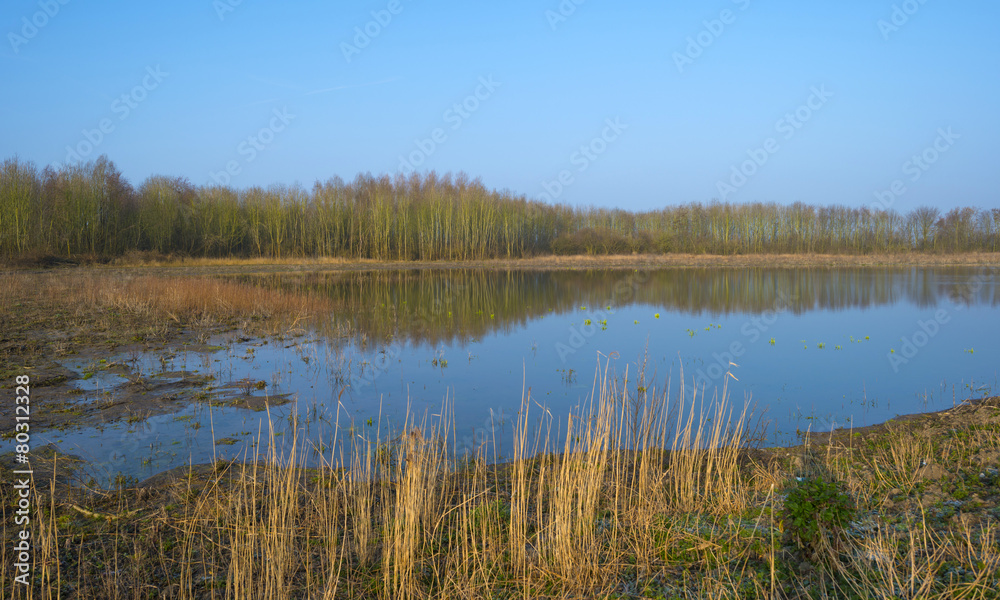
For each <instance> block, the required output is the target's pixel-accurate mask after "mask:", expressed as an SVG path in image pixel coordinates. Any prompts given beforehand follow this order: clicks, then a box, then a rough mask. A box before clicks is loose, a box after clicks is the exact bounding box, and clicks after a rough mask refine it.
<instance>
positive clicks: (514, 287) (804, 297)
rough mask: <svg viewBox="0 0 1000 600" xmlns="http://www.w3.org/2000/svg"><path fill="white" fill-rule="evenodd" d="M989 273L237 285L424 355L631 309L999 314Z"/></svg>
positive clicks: (712, 273) (373, 276)
mask: <svg viewBox="0 0 1000 600" xmlns="http://www.w3.org/2000/svg"><path fill="white" fill-rule="evenodd" d="M995 273H996V270H994V269H989V268H978V269H977V268H922V267H912V268H796V269H791V268H782V269H761V268H742V269H728V268H727V269H719V268H712V269H707V268H680V269H664V270H572V271H538V270H483V269H447V270H408V271H371V272H350V273H309V274H285V275H281V274H279V275H261V276H242V277H238V278H237V279H240V280H243V281H246V282H250V283H253V284H255V285H262V286H269V287H281V288H285V289H289V290H295V291H302V292H307V293H314V294H322V295H324V296H326V297H328V298H330V299H331V300H332V301H333V304H334V306H335V307H337V308H336V309H335V312H336V314H335V315H333V317H334V318H335V319H339V320H341V321H343V320H348V321H350V323H351V325H353V330H354V331H356V332H357V333H358V334H359V335H360V336H361V338H362V339H364V340H368V339H371V340H376V341H388V340H391V339H393V338H397V337H402V338H405V339H406V340H408V341H413V342H418V343H420V342H423V343H428V344H431V345H436V344H440V343H452V342H468V341H472V340H475V339H480V338H482V337H483V336H485V335H488V334H491V333H497V332H499V333H504V332H508V331H510V330H511V328H512V327H521V326H524V325H525V324H527V323H528V322H529V321H531V320H533V319H538V318H541V317H544V316H547V315H549V314H551V313H557V314H559V313H565V312H569V311H576V310H579V309H580V307H581V306H584V307H593V308H596V307H605V308H606V307H611V308H610V309H617V308H620V307H623V306H628V305H631V304H642V305H649V306H653V307H658V308H662V309H663V310H664V311H674V312H680V313H684V314H687V315H693V316H698V315H702V314H711V315H722V316H728V315H731V314H734V313H744V314H754V313H763V312H765V311H769V310H774V308H775V307H776V306H780V307H782V308H783V309H785V310H788V311H790V312H791V313H793V314H803V313H807V312H809V311H813V310H833V311H838V310H845V309H866V308H873V307H879V306H888V305H894V304H899V303H906V304H909V305H912V306H916V307H919V308H931V307H935V306H937V305H938V304H940V303H942V302H946V301H947V302H951V303H956V304H962V305H966V306H974V305H986V306H997V305H998V304H1000V290H998V287H997V284H996V277H995Z"/></svg>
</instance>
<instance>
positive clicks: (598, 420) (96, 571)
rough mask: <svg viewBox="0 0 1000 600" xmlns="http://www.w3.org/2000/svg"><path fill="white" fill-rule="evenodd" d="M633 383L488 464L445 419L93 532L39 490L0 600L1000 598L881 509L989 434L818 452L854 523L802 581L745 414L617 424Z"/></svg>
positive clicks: (993, 553)
mask: <svg viewBox="0 0 1000 600" xmlns="http://www.w3.org/2000/svg"><path fill="white" fill-rule="evenodd" d="M640 380H641V379H640ZM628 381H629V379H628V377H627V376H626V377H625V378H624V379H622V380H618V379H617V378H616V377H615V376H613V375H611V374H609V373H608V371H607V367H606V366H605V367H604V370H603V371H600V372H599V373H598V376H597V381H596V383H595V393H594V394H593V396H592V404H591V406H590V407H588V408H587V409H586V410H584V411H583V412H582V413H580V414H577V415H575V416H571V417H568V418H567V420H566V421H565V422H561V423H560V422H555V421H554V420H553V418H552V416H551V414H549V413H547V412H546V411H544V409H540V408H539V407H538V405H537V404H536V403H535V402H534V401H533V400H532V398H531V397H530V393H525V395H524V398H523V402H522V410H521V413H520V414H519V417H518V424H517V427H516V429H515V432H514V451H513V460H512V461H510V462H509V463H505V464H493V463H490V462H488V461H486V460H485V456H484V454H483V453H482V452H481V451H480V452H478V453H475V454H473V455H471V456H468V455H465V456H460V455H456V452H455V450H454V444H455V437H454V433H453V432H452V431H451V429H450V423H451V421H452V417H451V416H450V408H449V407H448V406H447V404H446V405H445V407H444V409H443V410H442V411H441V413H440V415H438V416H433V417H427V416H425V417H423V418H421V419H415V418H413V419H408V420H407V421H406V422H405V424H404V425H403V426H402V427H401V429H400V430H399V431H396V432H387V431H386V430H385V427H384V425H382V424H379V425H378V426H377V428H376V429H375V431H374V433H373V434H371V435H372V437H365V436H362V435H361V434H360V433H358V430H356V429H354V428H350V429H347V428H339V427H338V429H337V431H346V432H349V433H345V437H344V438H342V439H339V440H334V441H333V442H332V444H331V446H330V449H329V450H328V451H326V452H324V454H323V457H324V458H323V462H324V466H322V467H320V468H311V469H305V468H302V467H301V459H302V456H303V455H304V454H305V452H304V451H305V448H304V447H303V445H302V442H301V441H299V440H286V441H285V445H284V447H285V448H286V449H287V450H286V451H285V452H284V453H283V454H279V453H277V452H276V451H275V450H273V449H274V448H276V447H277V444H275V443H274V441H275V440H274V437H273V436H271V438H270V441H271V444H270V445H269V448H271V449H272V450H270V451H269V453H268V454H267V455H266V456H262V457H249V458H247V460H246V461H244V462H240V463H228V462H219V463H217V464H215V465H214V466H212V468H210V469H209V470H208V471H205V470H202V471H200V472H199V471H196V470H192V471H191V472H190V473H189V474H188V476H186V477H182V478H181V479H180V480H179V481H178V483H176V484H174V485H173V487H172V488H169V489H170V491H162V492H159V493H161V494H164V495H165V496H166V497H165V498H162V499H161V501H160V502H159V503H154V504H141V503H139V504H136V503H135V501H134V499H131V497H130V496H129V492H120V493H118V494H117V495H116V494H113V493H112V494H103V495H98V496H95V497H92V498H91V499H90V505H89V506H90V507H89V508H88V509H86V510H87V512H88V513H89V514H90V515H91V517H98V518H96V519H95V518H88V519H82V518H81V517H80V515H79V514H77V513H75V512H73V511H67V510H66V505H65V503H64V501H63V500H59V501H57V500H56V497H57V494H56V491H55V489H54V488H53V489H51V490H49V491H47V492H46V491H45V490H43V489H37V490H36V491H35V495H34V502H35V506H45V507H48V512H47V514H45V515H44V516H41V515H40V518H38V519H37V520H34V521H33V522H32V528H33V529H32V535H33V539H34V540H35V563H34V570H35V573H36V574H39V579H38V580H37V585H36V586H35V587H34V588H33V594H28V593H27V592H28V590H27V589H25V588H13V590H12V589H11V588H9V587H5V588H4V590H5V591H4V592H3V596H2V598H27V597H32V598H55V597H63V598H115V599H117V598H145V597H160V596H162V597H165V598H182V599H188V598H192V599H193V598H199V599H200V598H233V599H236V598H248V597H253V598H268V599H270V598H275V599H277V598H290V597H308V598H324V599H327V598H329V599H332V598H348V597H349V598H386V599H389V598H392V599H396V598H541V597H550V598H583V597H588V598H589V597H619V598H652V597H656V598H747V597H753V598H769V599H771V598H786V597H787V598H807V597H809V598H846V597H856V598H942V599H944V598H993V597H996V593H995V591H994V590H995V589H996V585H997V583H998V582H1000V545H998V541H1000V540H998V536H997V533H998V532H997V528H996V524H995V522H994V521H992V520H990V519H971V518H958V519H951V520H942V519H941V518H939V516H936V515H937V512H940V510H941V506H940V504H932V503H931V502H929V501H928V500H927V499H926V497H925V496H921V494H925V493H931V491H932V490H929V488H928V485H929V483H928V482H927V481H923V480H921V481H914V482H913V484H912V488H913V492H912V494H910V495H908V496H907V498H908V500H906V502H909V503H911V505H909V508H907V509H906V510H897V511H896V512H894V513H885V512H878V509H879V508H880V507H882V506H883V505H884V504H885V500H886V498H887V494H889V493H890V492H887V491H886V488H887V487H888V486H894V485H897V484H899V483H900V482H902V483H906V482H909V481H911V480H914V479H919V478H915V477H914V476H913V475H911V471H912V470H913V467H914V466H915V465H916V464H918V462H917V461H918V460H921V459H918V458H917V457H919V456H921V455H923V454H925V453H926V452H930V453H932V454H933V455H934V456H935V457H937V460H938V461H939V462H940V463H941V464H942V465H944V466H945V467H946V468H947V469H949V470H953V469H956V468H957V469H959V470H961V469H962V465H964V464H975V465H977V466H976V468H977V469H979V468H980V467H979V466H978V465H979V464H980V463H982V461H983V460H988V459H986V458H983V457H984V456H987V455H992V454H991V453H995V452H996V451H997V449H998V447H1000V444H998V435H997V428H996V425H997V423H993V422H991V423H987V424H986V425H991V427H986V426H985V425H984V424H983V419H977V420H976V423H975V425H976V426H974V427H971V428H966V429H962V430H961V431H964V432H965V434H964V435H958V434H955V435H953V436H952V437H951V438H949V439H947V440H940V441H928V440H927V439H922V440H918V441H914V439H915V436H914V435H913V434H912V433H911V432H908V431H904V430H902V429H899V430H895V429H894V430H891V431H887V432H885V433H884V434H883V435H881V436H880V437H873V438H870V440H871V441H872V444H869V445H871V446H872V447H871V448H868V446H865V445H861V446H859V447H846V446H835V445H834V444H832V443H831V444H830V445H829V446H827V447H825V448H815V449H813V451H812V454H811V455H812V456H813V457H814V458H815V459H816V460H818V461H820V462H821V463H822V464H821V465H819V466H820V467H821V468H823V469H826V470H828V471H830V472H835V473H839V474H841V475H843V476H845V477H846V476H848V475H849V476H851V478H852V479H853V484H852V485H853V486H854V488H855V490H856V492H857V493H856V498H857V500H858V503H859V508H860V509H861V512H860V513H859V517H858V522H857V525H856V526H855V527H853V528H852V532H851V535H850V536H849V537H848V540H847V546H846V547H845V548H844V549H842V550H841V551H840V553H839V554H838V555H836V556H835V557H834V559H833V562H832V563H831V564H825V565H824V564H816V565H813V564H808V563H806V562H803V559H802V558H801V557H799V556H798V555H797V554H796V551H795V550H794V549H793V548H790V547H789V546H786V545H784V543H785V542H783V540H782V524H781V523H780V522H779V521H778V519H777V514H778V513H777V510H778V509H779V508H780V505H781V501H782V497H783V495H782V494H781V489H780V488H781V487H783V485H784V484H783V482H785V481H787V480H789V479H791V477H792V476H793V475H794V474H795V471H794V469H792V468H788V469H786V468H784V467H782V465H781V464H779V463H776V462H773V461H770V460H765V459H764V458H763V456H764V455H763V454H762V453H760V452H755V451H750V450H747V449H746V448H745V446H746V445H747V443H748V442H749V441H750V438H751V437H752V435H751V433H752V432H751V430H752V428H751V427H749V426H748V425H749V423H748V419H747V413H746V412H745V411H743V410H735V408H737V407H733V406H732V405H731V404H730V403H729V402H728V400H727V398H726V395H725V392H724V391H723V393H722V394H721V395H720V396H719V397H716V398H711V399H708V398H699V397H698V396H696V395H695V394H694V393H692V392H690V391H689V392H684V391H680V392H679V393H678V396H677V397H676V398H675V399H672V398H671V397H670V393H669V392H668V391H666V390H662V391H660V392H656V391H655V390H652V391H650V392H649V393H651V394H652V397H651V398H644V399H643V400H644V401H643V402H642V409H641V411H640V413H639V419H638V420H637V421H636V422H637V423H638V424H639V425H638V426H636V425H634V424H632V425H630V424H629V419H630V418H632V417H631V415H632V414H633V411H632V408H633V407H634V406H635V403H634V400H635V398H634V397H630V394H631V392H630V391H629V385H630V384H629V383H627V382H628ZM632 385H634V382H632ZM956 431H958V430H956ZM865 448H868V450H865ZM554 451H557V452H554ZM845 461H846V462H845ZM977 461H978V462H977ZM876 465H877V467H876ZM875 469H878V470H877V471H876V470H875ZM866 471H867V475H871V474H872V473H874V474H875V475H874V476H870V477H866ZM952 475H954V473H953V472H952ZM866 482H867V483H866ZM776 484H778V485H776ZM933 485H939V486H943V485H944V480H943V479H942V480H941V481H936V482H933ZM900 493H902V492H899V491H893V492H891V494H894V495H899V494H900ZM903 495H906V494H905V493H903ZM897 500H898V498H897ZM11 505H12V504H11V502H10V501H9V498H5V499H4V508H3V510H4V515H3V516H4V531H3V536H4V539H11V538H10V535H11V532H12V531H13V527H12V525H11V514H10V508H9V506H11ZM935 511H937V512H935ZM133 512H134V513H135V515H136V516H135V517H134V518H131V517H130V518H125V517H120V518H119V515H123V514H126V515H131V514H133ZM67 514H69V515H72V517H71V518H69V519H67ZM80 521H86V523H85V524H81V523H80ZM873 523H874V525H873ZM875 525H877V526H875ZM5 548H9V545H5ZM5 551H6V550H5ZM10 565H11V561H10V560H8V559H5V560H4V561H3V563H2V565H0V578H2V580H3V581H4V582H5V586H6V583H7V582H9V581H11V577H12V574H11V566H10Z"/></svg>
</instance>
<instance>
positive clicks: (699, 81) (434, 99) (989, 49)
mask: <svg viewBox="0 0 1000 600" xmlns="http://www.w3.org/2000/svg"><path fill="white" fill-rule="evenodd" d="M63 1H64V2H66V3H65V4H63V3H61V2H60V0H41V1H39V0H35V1H26V0H6V1H5V2H4V3H3V5H2V7H0V32H2V33H3V34H4V38H5V39H4V43H3V44H2V45H0V68H2V72H3V77H2V80H3V81H4V83H5V85H4V86H3V88H2V90H0V107H2V113H0V114H2V118H0V157H2V158H7V157H11V156H14V155H17V156H19V157H20V158H22V159H25V160H31V161H34V162H35V163H36V164H38V165H39V166H44V165H49V164H53V163H62V162H64V161H65V160H66V158H67V155H68V152H67V150H66V148H67V146H70V147H73V148H76V149H77V150H83V151H86V150H88V148H89V147H90V146H91V145H93V148H92V149H90V151H89V154H86V155H85V156H81V157H83V158H87V159H93V158H96V157H97V156H98V155H100V154H107V155H108V156H109V158H111V160H113V161H114V162H115V163H116V164H117V165H118V167H119V168H120V169H121V170H122V171H123V172H124V174H125V175H126V176H127V177H128V178H129V180H131V181H132V182H133V183H134V184H136V185H138V184H139V183H141V182H142V180H143V179H145V178H146V177H147V176H149V175H151V174H164V175H176V176H183V177H187V178H189V179H190V180H191V181H192V182H193V183H196V184H204V183H209V182H210V181H212V179H211V178H210V173H220V172H222V171H224V170H225V169H226V167H227V164H232V165H235V166H236V167H237V168H238V170H239V173H238V174H236V175H233V176H232V177H231V185H234V186H238V187H246V186H251V185H268V184H272V183H286V184H292V183H296V182H297V183H300V184H302V185H304V186H306V187H310V186H311V185H312V184H313V182H315V181H316V180H317V179H319V180H326V179H328V178H330V177H332V176H334V175H339V176H340V177H342V178H344V179H347V180H350V179H352V178H353V177H354V176H355V175H356V174H358V173H359V172H371V173H373V174H379V173H395V172H396V171H398V170H399V169H400V157H404V158H405V157H409V156H413V157H415V158H416V159H417V161H420V160H421V159H422V162H421V164H420V165H419V167H418V169H419V170H420V171H425V170H428V169H435V170H436V171H438V172H439V173H444V172H448V171H451V172H458V171H465V172H466V173H468V174H469V175H471V176H473V177H481V178H482V179H483V181H484V183H485V184H486V185H487V186H489V187H495V188H498V189H503V188H508V189H510V190H512V191H513V192H515V193H518V194H522V193H523V194H525V195H527V196H529V197H531V198H540V197H542V195H543V193H546V183H548V190H549V192H558V193H550V194H549V195H550V197H553V198H555V199H556V200H558V201H559V202H563V203H568V204H573V205H596V206H615V207H624V208H629V209H648V208H656V207H660V206H664V205H667V204H678V203H687V202H692V201H702V202H705V201H709V200H711V199H712V198H721V197H723V196H725V199H726V200H728V201H732V202H748V201H775V202H779V203H790V202H794V201H799V200H801V201H805V202H808V203H813V204H846V205H849V206H860V205H870V204H871V203H872V202H873V201H875V197H874V193H875V192H876V191H882V190H887V189H889V188H890V187H891V186H892V184H893V182H895V181H898V182H899V184H898V185H897V190H901V189H902V188H901V187H899V186H900V185H901V186H903V187H905V192H903V193H901V194H898V195H897V196H896V197H895V198H893V202H892V203H891V205H892V206H893V207H894V208H896V209H899V210H901V211H904V212H905V211H907V210H909V209H911V208H913V207H916V206H918V205H921V204H931V205H935V206H938V207H941V208H950V207H953V206H956V205H972V206H978V207H983V208H986V207H995V206H1000V197H998V193H997V186H996V183H995V181H994V179H995V175H994V174H995V173H996V171H997V163H998V159H1000V152H998V149H1000V36H998V35H997V34H996V26H997V25H996V24H997V23H998V22H1000V4H998V3H996V2H988V1H985V0H984V1H954V2H945V1H944V0H924V2H923V3H922V4H921V3H920V1H919V0H909V1H908V2H900V1H899V0H896V2H895V6H896V7H897V8H898V11H897V14H896V15H895V21H896V25H892V19H893V12H894V3H893V2H892V1H888V0H886V1H872V0H866V1H861V0H838V1H833V0H827V1H816V2H801V1H798V2H792V1H785V0H772V1H770V2H763V1H761V0H739V1H733V0H716V1H715V2H699V3H684V5H683V6H682V7H678V6H676V4H678V3H662V2H638V1H637V2H629V3H611V2H600V1H597V0H585V1H583V2H582V3H581V4H579V5H577V4H575V3H574V2H573V0H565V1H564V2H563V3H562V6H563V7H564V9H565V8H569V7H572V8H573V9H574V10H573V12H572V14H568V16H565V18H560V19H558V20H557V19H556V18H555V17H554V15H558V14H559V11H560V2H559V1H558V0H550V1H548V2H544V1H543V2H526V1H520V0H506V1H504V2H468V3H446V2H429V1H422V0H398V1H390V0H370V1H364V2H351V3H348V2H328V1H327V2H294V1H293V2H283V3H277V2H273V3H265V2H261V1H259V0H258V1H254V0H244V1H242V2H240V3H238V4H236V0H228V1H227V0H219V1H217V2H212V0H199V1H196V2H195V1H187V0H182V1H172V2H83V1H82V0H68V1H67V0H63ZM577 1H579V0H577ZM232 4H236V5H235V6H231V5H232ZM904 8H905V9H907V10H908V11H909V12H910V13H911V14H906V13H905V12H904V10H903V9H904ZM229 9H231V10H229ZM46 10H48V12H49V13H52V14H51V16H50V15H49V14H46V12H45V11H46ZM391 11H395V12H396V14H392V12H391ZM723 11H729V12H725V13H724V12H723ZM564 12H566V13H569V12H570V11H569V10H564ZM373 13H374V14H373ZM387 17H391V20H389V19H387ZM376 18H379V19H381V20H382V21H383V23H385V24H384V25H381V24H378V23H377V22H376ZM32 21H34V23H35V24H40V25H41V26H40V27H37V28H36V27H34V25H27V26H26V23H28V24H30V23H31V22H32ZM714 21H718V22H714ZM723 21H728V22H723ZM880 21H882V22H883V24H882V26H881V27H880ZM904 21H905V22H904ZM706 23H707V24H706ZM889 26H891V27H892V28H890V27H889ZM356 28H360V29H361V30H362V31H363V30H364V29H366V28H367V29H368V31H369V32H370V33H371V32H374V33H376V35H375V36H373V37H371V38H369V39H367V40H366V39H365V38H364V37H358V34H357V32H358V29H356ZM710 30H714V32H713V31H710ZM688 38H691V40H693V45H692V41H689V39H688ZM356 42H357V43H356ZM366 42H367V43H366ZM344 44H348V45H350V46H352V47H353V48H348V47H345V46H344ZM362 45H364V47H363V48H362V47H361V46H362ZM355 49H356V50H357V52H354V50H355ZM348 55H349V56H348ZM692 56H693V58H692ZM679 57H683V58H679ZM348 58H349V60H348ZM678 65H680V66H678ZM157 68H158V69H159V72H158V74H157V75H156V76H155V77H154V76H153V75H151V73H157ZM491 80H492V81H493V82H495V83H497V84H499V85H498V86H496V87H494V86H493V85H491V86H489V87H487V86H484V85H483V84H482V83H481V81H491ZM144 85H145V87H143V86H144ZM137 86H138V87H137ZM813 90H818V91H820V92H822V93H823V94H822V95H823V96H824V98H823V99H822V100H821V99H820V97H819V96H815V95H814V94H815V92H814V91H813ZM477 92H478V93H479V96H480V97H479V98H476V97H475V94H476V93H477ZM827 93H829V94H832V96H826V94H827ZM123 95H124V99H123ZM470 96H471V97H470ZM463 103H464V104H465V108H462V107H461V104H463ZM808 103H811V104H812V108H800V107H803V106H804V105H807V104H808ZM456 104H459V105H460V106H459V110H456V109H455V108H454V105H456ZM470 108H471V109H472V110H469V109H470ZM797 110H798V111H799V116H800V117H801V116H806V117H807V118H806V119H804V121H802V122H799V121H798V119H796V117H794V113H795V112H796V111H797ZM275 111H278V112H277V113H276V112H275ZM282 111H284V112H285V114H286V115H290V116H291V117H286V118H285V119H284V120H282V119H278V118H277V117H276V116H275V115H276V114H278V113H281V112H282ZM786 114H792V115H793V119H796V126H794V127H793V126H791V125H790V124H789V122H788V121H787V120H786V121H782V119H784V117H785V115H786ZM616 119H617V122H618V123H620V124H622V125H624V126H625V127H626V128H624V129H621V130H616V129H613V128H609V126H608V125H607V123H608V122H609V121H608V120H610V121H611V122H615V120H616ZM102 125H103V126H104V127H105V129H106V130H107V132H106V133H102V132H100V128H101V127H102ZM272 127H273V129H271V128H272ZM949 128H950V131H951V132H952V134H954V135H952V134H948V135H947V136H945V137H940V134H939V133H938V132H939V131H944V132H946V133H947V132H948V131H949ZM262 129H263V130H264V131H263V132H262V131H261V130H262ZM435 129H440V130H441V131H438V132H435ZM94 130H97V131H94ZM85 131H87V132H88V133H89V137H90V138H91V141H94V140H99V141H97V142H96V143H94V144H91V141H88V134H85V133H84V132H85ZM435 133H436V134H437V136H436V137H437V140H438V141H437V142H434V148H433V150H431V151H429V152H425V150H429V149H430V145H429V143H427V142H421V143H419V144H418V143H417V141H418V140H431V141H432V142H433V138H434V136H435ZM602 134H604V135H605V137H606V138H607V140H605V139H601V136H602ZM955 135H957V136H958V137H955ZM250 137H256V138H258V139H255V140H252V141H249V140H248V138H250ZM264 142H267V143H264ZM254 143H256V144H257V148H255V147H254V146H253V144H254ZM935 143H936V144H937V146H938V150H933V151H928V149H929V148H933V147H934V145H935ZM581 146H589V148H590V149H589V150H588V153H589V156H588V153H584V152H581V151H580V148H581ZM421 147H422V148H423V149H421ZM768 149H769V150H768ZM748 151H754V153H755V154H756V156H757V158H758V162H761V160H760V159H761V157H764V156H766V158H767V160H766V162H764V163H763V164H761V165H760V166H759V167H758V166H757V165H752V164H748V165H746V166H745V170H746V171H747V172H752V173H753V174H752V175H751V176H749V177H747V178H746V180H745V182H744V181H742V180H741V178H740V177H738V176H737V177H736V178H735V179H733V169H734V167H735V168H737V169H739V168H740V166H741V165H742V163H743V162H744V161H746V160H750V156H749V155H748ZM925 151H927V152H926V156H927V157H929V158H936V161H934V162H933V164H926V163H924V164H923V166H919V165H916V164H915V163H910V162H908V161H911V158H912V157H913V156H914V155H921V154H925ZM424 154H426V156H424ZM71 158H72V157H71ZM561 173H562V176H563V177H564V181H565V182H570V181H571V182H570V183H568V185H564V186H563V189H562V190H559V188H558V186H557V185H556V184H555V183H553V182H556V181H558V179H559V177H560V174H561ZM918 173H919V175H920V176H919V178H917V174H918ZM720 181H721V182H724V183H726V184H728V185H732V187H733V189H731V190H730V189H727V188H725V187H720V185H719V183H720ZM734 182H736V183H739V185H733V184H734ZM560 185H562V184H560Z"/></svg>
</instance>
